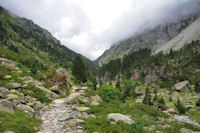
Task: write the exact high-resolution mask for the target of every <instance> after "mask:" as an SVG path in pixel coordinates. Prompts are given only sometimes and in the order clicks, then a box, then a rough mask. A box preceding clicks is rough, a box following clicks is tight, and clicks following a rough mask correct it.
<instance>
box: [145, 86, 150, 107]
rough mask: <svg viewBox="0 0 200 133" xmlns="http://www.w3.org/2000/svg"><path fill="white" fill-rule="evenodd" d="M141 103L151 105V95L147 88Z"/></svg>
mask: <svg viewBox="0 0 200 133" xmlns="http://www.w3.org/2000/svg"><path fill="white" fill-rule="evenodd" d="M143 103H144V104H147V105H152V102H151V93H150V91H149V88H148V87H147V88H146V91H145V96H144V99H143Z"/></svg>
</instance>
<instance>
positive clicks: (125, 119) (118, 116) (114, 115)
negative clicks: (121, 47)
mask: <svg viewBox="0 0 200 133" xmlns="http://www.w3.org/2000/svg"><path fill="white" fill-rule="evenodd" d="M107 118H108V119H111V120H114V121H115V122H118V121H123V122H124V123H126V124H129V125H131V124H133V123H135V122H134V121H133V120H132V119H131V118H130V117H129V116H127V115H123V114H120V113H111V114H108V117H107Z"/></svg>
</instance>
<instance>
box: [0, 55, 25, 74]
mask: <svg viewBox="0 0 200 133" xmlns="http://www.w3.org/2000/svg"><path fill="white" fill-rule="evenodd" d="M0 64H3V65H5V66H6V67H8V68H10V69H13V70H16V71H17V72H18V73H22V71H21V70H20V69H19V68H18V67H16V62H14V61H11V60H8V59H6V58H0Z"/></svg>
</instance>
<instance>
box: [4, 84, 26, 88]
mask: <svg viewBox="0 0 200 133" xmlns="http://www.w3.org/2000/svg"><path fill="white" fill-rule="evenodd" d="M21 86H22V85H21V84H19V83H7V84H6V85H5V87H6V88H8V89H18V88H20V87H21Z"/></svg>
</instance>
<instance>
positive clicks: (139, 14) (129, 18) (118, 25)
mask: <svg viewBox="0 0 200 133" xmlns="http://www.w3.org/2000/svg"><path fill="white" fill-rule="evenodd" d="M0 5H1V6H3V7H5V8H6V9H8V10H10V11H12V12H13V13H15V14H17V15H19V16H23V17H26V18H28V19H32V20H33V21H34V22H35V23H36V24H38V25H40V26H41V27H43V28H45V29H48V30H49V31H50V32H51V33H52V34H53V36H55V37H56V38H57V39H59V40H60V41H61V42H62V43H63V44H64V45H65V46H67V47H69V48H70V49H72V50H74V51H76V52H78V53H81V54H83V55H85V56H86V57H88V58H90V59H96V58H97V57H98V56H100V55H101V54H102V53H103V52H104V51H105V50H106V49H108V48H110V46H111V45H113V44H115V43H116V42H118V41H120V40H123V39H126V38H128V37H130V36H133V35H134V34H137V33H140V32H142V31H143V30H144V29H149V28H154V27H155V26H157V25H159V24H164V23H169V22H173V21H176V19H177V18H178V17H180V16H184V15H190V14H193V13H194V12H196V11H198V10H199V9H200V8H199V5H200V1H199V0H167V1H163V0H148V1H146V0H127V1H123V0H119V1H117V2H116V1H114V0H110V1H106V0H102V1H95V2H94V1H92V0H86V1H84V2H81V1H80V0H73V1H72V0H67V1H65V0H59V1H54V0H48V1H46V0H40V2H35V1H30V0H29V1H27V0H1V1H0Z"/></svg>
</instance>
